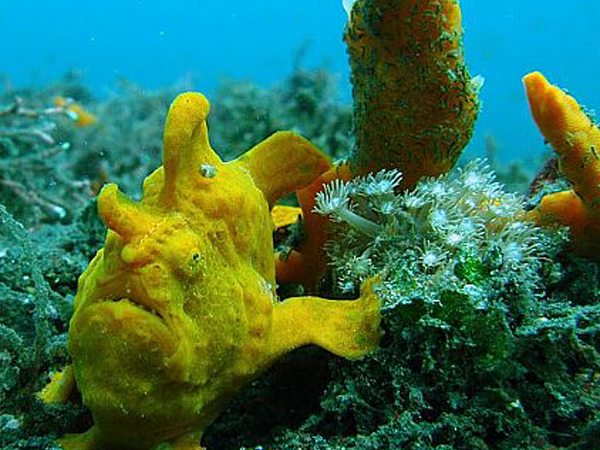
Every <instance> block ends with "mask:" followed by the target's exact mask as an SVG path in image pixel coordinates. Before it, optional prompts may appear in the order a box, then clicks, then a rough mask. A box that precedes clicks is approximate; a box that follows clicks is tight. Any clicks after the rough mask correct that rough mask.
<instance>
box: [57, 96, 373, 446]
mask: <svg viewBox="0 0 600 450" xmlns="http://www.w3.org/2000/svg"><path fill="white" fill-rule="evenodd" d="M208 111H209V104H208V101H207V100H206V98H205V97H204V96H202V95H201V94H198V93H185V94H182V95H180V96H179V97H178V98H177V99H176V100H175V101H174V102H173V104H172V105H171V108H170V110H169V113H168V116H167V121H166V125H165V132H164V150H163V166H161V167H159V168H158V169H156V170H155V171H154V172H153V173H152V174H151V175H149V176H148V177H147V178H146V180H145V181H144V184H143V196H142V200H141V201H140V202H134V201H132V200H130V199H128V198H127V197H126V196H125V195H124V194H123V193H121V192H120V191H119V189H118V188H117V186H116V185H114V184H109V185H106V186H105V187H104V188H103V189H102V191H101V193H100V195H99V197H98V210H99V214H100V216H101V217H102V219H103V221H104V223H105V224H106V225H107V227H108V233H107V237H106V242H105V246H104V248H103V249H101V250H100V251H99V252H98V254H97V255H96V256H95V258H94V259H93V260H92V262H91V263H90V265H89V267H88V268H87V270H86V271H85V272H84V273H83V274H82V276H81V277H80V280H79V288H78V292H77V295H76V298H75V313H74V315H73V318H72V320H71V323H70V329H69V341H68V349H69V352H70V354H71V355H72V358H73V367H72V370H70V371H69V373H72V374H73V376H74V379H75V382H76V384H77V387H78V389H79V391H80V392H81V395H82V399H83V402H84V404H85V405H86V406H87V407H88V408H89V409H90V410H91V412H92V415H93V418H94V426H93V427H92V428H91V429H90V430H89V431H87V432H85V433H83V434H77V435H66V436H64V437H62V438H61V439H60V440H59V443H60V444H61V445H62V446H63V448H65V449H105V450H106V449H110V450H113V449H158V448H160V449H175V448H176V449H193V448H196V449H198V448H200V439H201V435H202V432H203V430H204V429H205V428H206V426H207V425H208V424H210V423H211V422H212V421H213V420H214V419H215V417H216V416H217V415H218V414H219V413H220V412H221V411H222V410H223V409H224V407H225V406H226V405H227V403H228V401H229V400H230V399H231V397H232V396H233V395H235V393H236V392H237V391H239V389H240V388H241V387H242V386H244V385H245V384H246V383H248V382H249V381H250V380H252V379H254V378H256V377H257V376H258V375H259V374H260V373H261V372H263V371H264V370H265V369H267V368H268V367H269V365H270V364H271V363H272V362H273V361H275V360H276V359H277V358H278V357H279V356H281V355H282V354H284V353H286V352H288V351H290V350H292V349H294V348H296V347H299V346H302V345H306V344H317V345H320V346H322V347H324V348H326V349H328V350H330V351H332V352H333V353H336V354H338V355H341V356H344V357H347V358H357V357H361V356H363V355H365V354H367V353H368V352H370V351H372V350H373V349H375V348H376V346H377V342H378V339H379V335H380V332H379V320H380V316H379V301H378V299H377V297H376V295H375V294H374V293H373V292H372V289H371V284H370V283H366V284H365V285H364V286H363V289H362V294H361V297H360V298H359V299H358V300H351V301H345V300H344V301H341V300H325V299H321V298H318V297H295V298H291V299H287V300H285V301H283V302H280V301H279V300H278V299H277V297H276V293H275V269H274V253H273V242H272V231H273V221H272V219H271V214H270V208H271V207H272V206H273V204H274V203H275V201H276V200H277V199H278V198H279V197H281V196H282V195H285V194H287V193H289V192H293V191H295V190H297V189H300V188H303V187H304V186H306V185H308V184H309V183H310V182H311V181H312V180H313V179H314V178H315V177H317V176H318V175H320V174H322V173H323V172H325V171H326V170H327V169H328V168H329V167H330V163H329V161H328V160H327V158H326V157H324V156H323V155H322V154H321V153H320V152H319V151H318V150H317V149H316V148H314V147H313V146H312V145H311V144H310V143H309V142H308V141H306V140H304V139H303V138H301V137H299V136H297V135H295V134H293V133H289V132H280V133H276V134H274V135H273V136H271V137H270V138H268V139H267V140H265V141H263V142H262V143H260V144H258V145H257V146H255V147H254V148H253V149H251V150H250V151H248V152H247V153H246V154H244V155H243V156H241V157H240V158H238V159H236V160H234V161H231V162H227V163H224V162H223V161H221V159H220V158H219V157H218V156H217V154H216V153H215V152H214V151H213V150H212V148H211V147H210V144H209V141H208V131H207V126H206V118H207V115H208Z"/></svg>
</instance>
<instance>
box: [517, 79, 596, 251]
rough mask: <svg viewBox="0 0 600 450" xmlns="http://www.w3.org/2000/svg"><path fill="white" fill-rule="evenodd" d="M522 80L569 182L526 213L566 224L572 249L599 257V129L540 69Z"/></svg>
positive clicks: (540, 220)
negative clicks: (570, 185) (568, 187)
mask: <svg viewBox="0 0 600 450" xmlns="http://www.w3.org/2000/svg"><path fill="white" fill-rule="evenodd" d="M523 83H524V85H525V89H526V92H527V98H528V100H529V106H530V108H531V114H532V115H533V119H534V120H535V122H536V124H537V126H538V127H539V129H540V131H541V133H542V134H543V136H544V138H545V139H546V140H547V141H548V142H549V143H550V144H551V145H552V147H553V148H554V150H555V151H556V153H557V154H558V161H559V168H560V171H561V172H562V174H563V175H564V176H565V177H566V178H567V179H568V180H569V181H570V182H571V184H572V189H571V190H568V191H563V192H557V193H553V194H549V195H546V196H544V197H543V198H542V200H541V202H540V204H539V205H538V206H537V208H535V209H534V210H533V211H532V212H531V213H530V217H531V218H532V219H534V220H535V221H537V222H538V223H540V224H542V225H562V226H568V227H569V229H570V233H571V242H572V246H573V249H574V250H575V251H576V252H577V253H579V254H580V255H582V256H586V257H590V258H592V259H595V260H600V241H599V240H598V236H600V158H599V155H600V153H599V152H600V129H598V127H597V126H596V125H595V124H594V123H593V122H592V121H591V120H590V118H589V117H588V116H587V114H586V113H585V112H584V111H583V110H582V109H581V106H579V104H578V103H577V101H576V100H575V99H574V98H573V97H571V96H570V95H568V94H567V93H566V92H564V91H563V90H561V89H560V88H558V87H557V86H553V85H552V84H550V83H549V82H548V80H546V78H545V77H544V76H543V75H542V74H541V73H539V72H533V73H530V74H528V75H526V76H525V77H524V78H523Z"/></svg>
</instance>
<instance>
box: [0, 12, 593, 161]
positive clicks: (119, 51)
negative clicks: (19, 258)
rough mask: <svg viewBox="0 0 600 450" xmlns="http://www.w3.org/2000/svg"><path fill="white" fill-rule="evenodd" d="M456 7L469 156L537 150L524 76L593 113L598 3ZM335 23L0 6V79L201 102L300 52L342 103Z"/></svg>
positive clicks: (333, 19)
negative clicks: (327, 75) (73, 72)
mask: <svg viewBox="0 0 600 450" xmlns="http://www.w3.org/2000/svg"><path fill="white" fill-rule="evenodd" d="M461 4H462V9H463V18H464V28H465V33H466V34H465V45H466V52H467V59H468V62H469V66H470V69H471V72H472V74H473V75H476V74H480V75H482V76H484V77H485V80H486V81H485V87H484V90H483V92H482V100H483V111H482V114H481V116H480V119H479V122H478V124H477V129H476V134H475V137H474V139H473V141H472V143H471V145H470V147H469V149H468V154H469V155H482V154H483V153H484V148H485V136H486V135H492V136H493V137H494V139H495V140H496V142H497V145H498V147H499V151H500V155H499V156H500V158H501V159H502V160H504V161H508V160H511V159H514V158H521V157H535V156H537V155H539V154H540V153H542V152H543V151H544V150H545V147H544V145H543V142H542V139H541V138H540V136H539V134H538V133H537V130H536V129H535V126H534V124H533V122H532V121H531V118H530V117H529V113H528V109H527V103H526V100H525V97H524V94H523V88H522V85H521V77H522V76H523V75H524V74H526V73H527V72H529V71H531V70H536V69H538V70H541V71H543V72H544V73H545V74H546V75H547V76H548V77H549V78H550V79H551V81H553V82H555V83H557V84H559V85H561V86H563V87H567V88H568V89H569V91H570V92H572V93H573V94H575V95H576V96H577V98H578V99H579V100H580V101H581V102H583V103H584V104H585V105H586V106H588V107H589V108H591V109H593V108H594V107H598V108H600V89H599V88H598V81H597V80H598V78H599V75H598V73H599V72H600V70H599V69H600V40H598V37H597V30H598V24H599V23H600V2H599V1H598V0H570V2H568V3H567V2H564V1H559V0H545V1H542V0H529V1H523V0H505V1H502V2H492V1H490V0H463V1H462V2H461ZM346 18H347V16H346V13H345V11H344V10H343V8H342V5H341V0H339V1H338V0H302V1H289V0H270V1H268V0H249V1H245V2H243V1H237V0H232V1H225V0H204V1H200V0H195V1H194V0H171V1H160V0H147V1H129V0H105V1H95V2H92V1H87V0H81V1H79V2H72V1H66V0H53V1H41V0H37V1H25V0H1V1H0V42H1V43H2V44H1V45H0V74H4V75H7V76H8V77H9V79H10V81H11V83H12V85H14V86H27V85H31V84H44V83H48V82H50V81H52V80H56V79H57V78H58V77H60V76H61V75H62V74H64V73H65V72H67V71H68V70H70V69H79V70H81V71H83V73H84V80H85V81H86V83H87V84H88V85H89V86H90V87H91V88H92V89H93V91H94V92H95V93H96V94H97V95H100V96H102V95H106V94H109V93H111V92H114V91H115V89H114V87H115V81H116V80H118V79H119V78H120V77H126V78H128V79H130V80H132V81H134V82H135V83H138V84H139V85H141V86H142V87H144V88H148V89H155V88H159V87H161V86H168V85H172V84H173V83H175V82H177V81H179V80H182V79H191V80H193V82H194V86H195V88H196V89H198V90H201V91H203V92H205V93H207V94H209V95H210V94H211V93H212V92H214V90H215V87H216V86H217V84H218V82H219V80H220V79H221V78H222V77H224V76H227V77H231V78H239V79H249V80H253V81H255V82H257V83H259V84H261V85H263V86H269V85H271V84H273V83H277V82H278V81H280V80H282V79H283V78H284V77H285V76H286V75H287V74H289V73H290V71H291V69H292V67H293V62H294V58H295V56H296V55H297V53H298V50H299V49H300V48H305V49H306V51H305V56H304V58H303V60H302V61H303V63H304V66H306V67H325V68H327V69H329V70H331V71H332V72H334V73H335V74H336V75H337V76H338V79H339V82H340V100H341V101H349V99H350V84H349V81H348V76H349V73H348V72H349V70H348V63H347V59H346V54H345V47H344V45H343V43H342V41H341V36H342V30H343V27H344V23H345V21H346Z"/></svg>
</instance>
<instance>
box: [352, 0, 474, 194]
mask: <svg viewBox="0 0 600 450" xmlns="http://www.w3.org/2000/svg"><path fill="white" fill-rule="evenodd" d="M345 40H346V43H347V45H348V53H349V55H350V65H351V68H352V84H353V96H354V123H355V129H356V139H357V148H356V152H355V155H354V156H353V158H352V159H351V161H350V165H351V169H352V173H353V174H354V175H363V174H365V173H366V172H369V171H373V170H379V169H383V168H396V169H398V170H400V171H401V172H402V173H403V174H404V179H403V182H402V187H404V188H408V187H412V186H414V185H415V184H416V182H417V181H418V180H419V179H420V178H421V177H423V176H435V175H439V174H442V173H444V172H447V171H448V170H450V169H451V168H452V167H453V166H454V164H455V163H456V160H457V159H458V157H459V156H460V154H461V152H462V150H463V148H464V147H465V146H466V145H467V143H468V142H469V140H470V138H471V135H472V131H473V126H474V123H475V119H476V117H477V112H478V109H479V103H478V99H477V93H478V90H479V85H480V83H478V82H477V81H475V82H474V81H473V80H472V79H471V77H470V75H469V72H468V70H467V68H466V66H465V62H464V53H463V47H462V25H461V11H460V7H459V4H458V1H456V0H358V1H356V3H355V4H354V6H353V7H352V11H351V16H350V20H349V23H348V26H347V29H346V34H345Z"/></svg>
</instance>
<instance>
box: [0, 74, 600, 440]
mask: <svg viewBox="0 0 600 450" xmlns="http://www.w3.org/2000/svg"><path fill="white" fill-rule="evenodd" d="M184 89H185V86H173V87H172V88H169V89H164V90H162V91H159V92H147V91H144V90H142V89H141V88H139V87H138V86H136V85H134V84H132V83H128V82H126V81H123V82H122V83H121V84H120V85H119V86H118V87H117V88H116V89H115V92H114V94H113V95H110V96H109V97H108V98H103V99H97V98H95V97H94V96H93V95H92V94H91V93H90V92H89V91H88V90H87V89H86V87H85V84H84V83H83V82H82V80H81V79H80V78H79V77H78V76H77V74H70V75H68V76H65V77H64V78H63V79H61V80H60V81H58V82H56V83H55V84H52V85H50V86H44V87H39V88H32V89H12V88H11V87H10V84H9V82H8V81H5V89H4V91H3V93H2V94H1V95H0V446H1V448H3V449H45V448H46V449H50V448H55V444H54V443H53V439H54V438H55V437H57V436H60V435H61V434H63V433H65V432H81V431H84V430H86V429H87V428H88V427H89V426H90V424H91V417H90V414H89V412H88V411H87V410H86V408H85V407H84V406H83V405H82V404H81V399H80V397H79V396H78V394H77V393H76V392H75V393H74V394H73V395H72V396H71V397H70V398H69V399H68V402H67V403H66V404H64V405H45V404H43V403H42V402H41V401H40V400H39V399H38V398H37V397H36V395H35V394H36V392H38V391H39V390H40V389H41V388H42V387H43V386H44V385H45V384H46V383H47V381H48V379H49V376H50V374H51V373H52V372H53V371H56V370H59V369H60V368H61V367H63V366H64V365H65V364H67V363H68V362H69V356H68V354H67V351H66V333H67V327H68V321H69V318H70V315H71V313H72V301H73V296H74V294H75V292H76V288H77V278H78V276H79V275H80V274H81V272H82V271H83V270H84V269H85V267H86V266H87V264H88V262H89V260H90V259H91V257H92V256H93V255H94V254H95V252H96V251H97V250H98V249H99V248H100V247H101V246H102V243H103V238H104V233H105V229H104V226H103V224H102V223H101V222H100V221H99V219H98V218H97V215H96V211H95V202H94V197H95V195H96V194H97V192H98V190H99V188H100V187H101V186H102V184H103V183H104V182H106V181H108V180H110V181H112V182H116V183H117V184H119V186H120V187H121V189H122V190H123V191H124V192H126V193H128V194H130V195H131V196H133V197H134V198H135V197H136V196H139V190H140V183H141V180H142V179H143V178H144V177H145V176H146V175H147V174H148V173H149V172H150V171H152V170H153V169H154V168H155V167H157V166H158V165H160V163H161V148H162V144H161V135H162V129H163V121H164V117H165V113H166V111H167V108H168V105H169V103H170V102H171V101H172V100H173V98H174V97H175V95H176V94H177V93H178V92H181V91H182V90H184ZM57 96H60V97H70V98H74V99H75V100H76V101H77V102H78V103H79V104H81V105H83V106H84V107H85V108H86V109H87V110H89V111H91V112H92V113H93V114H95V116H96V117H97V119H98V120H97V122H96V123H94V124H92V125H90V126H86V127H78V126H77V123H75V121H74V118H73V117H69V115H68V114H65V111H64V110H58V111H55V110H54V111H53V108H54V104H55V98H56V97H57ZM334 98H336V86H335V82H334V80H333V79H332V77H331V76H330V75H329V74H328V73H327V72H325V71H307V70H302V69H296V70H294V71H293V73H292V74H291V75H290V76H289V78H288V79H286V80H285V81H284V82H283V83H281V85H279V86H275V87H273V88H270V89H265V88H261V87H258V86H256V85H253V84H251V83H247V82H237V81H226V82H223V84H222V86H221V88H220V89H219V91H218V93H217V94H216V95H215V96H214V98H212V99H211V102H212V105H213V109H212V112H211V116H210V120H209V126H210V130H211V140H212V144H213V146H214V148H215V149H216V150H217V151H218V152H219V153H220V155H221V156H222V157H223V159H230V158H233V157H235V156H237V155H239V154H240V153H242V152H243V151H245V150H247V149H248V148H250V147H252V146H253V145H254V144H256V143H257V142H260V141H261V140H263V139H264V138H266V137H267V136H269V135H270V134H272V133H273V132H275V131H277V130H282V129H292V130H295V131H298V132H299V133H301V134H302V135H304V136H306V137H307V138H308V139H310V140H312V141H313V142H314V143H315V144H316V145H317V146H319V147H320V148H322V149H324V150H326V151H327V152H329V153H330V154H331V155H332V156H333V157H334V158H336V159H338V158H343V157H345V156H347V152H348V151H349V149H351V148H352V146H353V135H352V110H351V107H350V106H349V105H343V104H340V103H338V102H335V101H333V100H332V99H334ZM488 144H489V145H488V148H487V152H488V157H489V158H490V160H489V163H488V164H489V165H491V166H492V167H491V168H489V167H487V166H485V165H484V163H478V164H479V165H478V166H476V167H477V170H479V171H480V172H485V173H487V172H486V171H492V170H493V171H495V172H496V174H497V180H498V181H500V182H502V183H504V185H505V187H504V188H502V187H501V186H499V185H498V184H496V182H495V181H493V180H492V179H491V175H490V177H489V179H486V180H487V181H486V183H493V189H496V190H498V189H504V190H506V193H504V194H498V195H505V197H502V198H504V199H505V200H506V203H507V204H511V205H512V204H513V203H511V202H514V205H513V206H514V207H515V208H516V207H517V206H519V207H520V205H521V204H522V203H520V202H527V193H528V185H529V182H530V181H531V180H532V179H533V177H534V174H535V172H536V171H537V170H538V168H537V167H526V166H524V165H523V164H520V163H519V162H515V163H513V164H511V165H509V166H506V165H505V166H503V165H500V164H499V163H497V162H495V152H496V149H495V148H494V145H493V139H492V138H490V140H489V143H488ZM499 151H501V149H500V150H499ZM541 163H542V162H540V165H541ZM464 170H465V171H468V170H469V169H468V166H467V168H466V169H464ZM461 173H462V175H461ZM464 173H468V172H460V171H459V172H458V173H457V174H455V175H451V176H450V177H447V178H445V179H443V180H441V181H440V183H447V184H446V185H447V186H453V189H454V188H455V189H456V190H457V191H460V189H461V186H462V184H461V183H464V182H465V179H464ZM490 173H491V172H490ZM461 177H463V178H461ZM558 182H560V180H559V181H558ZM486 187H489V186H488V185H486ZM357 188H358V189H360V186H358V187H357ZM414 196H415V197H418V198H419V200H420V201H422V202H425V203H426V202H427V201H428V200H427V199H428V197H427V194H426V193H425V189H424V188H423V190H422V191H419V192H417V193H415V194H414ZM419 196H420V197H419ZM405 200H406V199H405ZM288 201H289V202H292V203H293V202H294V199H293V198H290V199H288ZM402 201H404V200H402ZM450 201H452V200H451V199H450ZM397 205H398V206H397V207H398V208H399V209H400V208H401V205H402V202H401V201H400V200H398V203H397ZM362 206H363V207H367V206H368V205H362ZM360 207H361V204H360V199H359V200H357V208H360ZM399 214H400V213H399ZM402 214H404V215H403V216H402V217H406V214H405V213H404V212H402ZM464 214H465V217H466V216H468V214H471V213H469V212H464ZM406 220H407V221H408V222H407V223H410V224H412V226H411V228H410V229H407V231H406V233H407V234H405V235H404V236H405V237H404V241H403V242H402V244H401V245H400V244H398V245H399V246H398V247H397V249H399V250H396V251H397V252H398V253H397V254H383V253H381V254H380V253H377V248H374V249H373V251H372V253H371V256H370V259H369V260H368V261H366V260H365V259H360V257H357V256H356V255H355V254H351V253H352V251H353V247H352V246H353V245H355V246H356V245H357V244H356V242H357V241H358V242H360V239H359V238H357V239H355V240H354V241H349V242H345V241H343V239H342V238H340V243H338V244H339V245H337V246H336V245H335V243H334V244H332V245H331V246H330V248H329V251H330V252H331V254H332V255H333V271H334V273H335V277H336V278H335V279H333V278H332V279H331V280H326V281H325V282H324V283H323V285H322V287H321V290H322V292H321V294H322V295H324V296H333V295H337V296H344V295H348V290H350V291H351V289H348V286H352V282H353V279H354V280H355V279H356V278H360V277H361V274H360V273H359V272H360V271H361V270H364V271H373V270H375V269H377V268H378V267H379V268H380V267H382V266H383V267H386V266H385V265H386V264H389V263H388V262H386V261H388V260H387V259H386V258H391V260H394V261H396V262H397V264H400V265H401V264H405V265H406V267H412V270H415V271H417V270H418V269H417V266H414V267H413V266H411V264H416V263H415V261H416V260H417V259H418V258H420V257H421V256H422V254H423V252H426V251H428V249H423V248H422V245H423V242H424V241H425V240H426V241H427V242H429V243H432V242H433V244H431V245H433V246H434V247H435V248H440V247H439V245H438V246H437V247H436V245H437V244H436V243H435V241H434V237H432V236H431V235H430V234H428V233H430V230H429V229H428V228H427V227H426V226H425V225H426V224H425V225H423V224H420V223H419V222H418V221H414V222H411V220H412V219H411V218H407V219H406ZM470 220H473V221H475V222H476V221H477V220H480V221H481V220H485V217H471V218H470ZM338 225H340V224H338ZM340 226H341V225H340ZM342 231H343V230H342ZM343 232H344V231H343ZM293 233H294V232H293V231H290V232H289V233H288V235H287V236H283V237H282V236H277V237H276V238H277V241H278V244H280V245H282V246H283V245H285V244H286V242H289V240H290V235H291V234H293ZM345 233H346V234H347V233H349V231H348V230H346V231H345ZM519 233H520V234H519ZM519 233H513V232H509V231H505V233H504V234H502V235H493V233H492V234H491V235H486V236H478V238H477V239H476V240H474V241H473V242H474V243H476V245H475V244H474V245H473V246H472V248H470V250H469V252H470V253H468V254H466V253H464V252H463V253H457V254H456V255H454V254H452V253H451V251H450V250H443V249H442V250H441V251H440V253H439V254H440V255H443V257H444V258H448V255H450V254H452V255H454V256H453V257H454V258H456V260H455V261H454V262H455V264H453V265H452V271H451V272H452V273H447V272H444V271H441V270H437V269H436V270H432V267H433V266H431V267H421V266H419V267H421V269H419V270H421V271H420V272H418V271H417V272H414V271H413V272H412V273H413V274H416V275H414V276H412V277H411V278H412V280H405V279H404V278H402V275H401V274H400V273H398V275H397V276H396V278H394V282H395V283H396V284H393V283H392V284H389V285H387V286H386V289H388V290H390V291H391V294H390V292H388V294H389V295H390V298H394V299H395V300H394V302H393V303H390V304H388V305H387V307H386V308H385V310H384V313H383V324H382V326H383V328H384V332H385V335H384V338H383V340H382V342H381V347H380V350H379V351H377V352H376V353H375V354H374V355H372V356H370V357H367V358H365V359H362V360H360V361H354V362H349V361H345V360H342V359H340V358H337V357H334V356H332V355H330V354H328V353H326V352H325V351H322V350H319V349H316V348H303V349H300V350H298V351H296V352H294V353H292V354H290V355H288V356H286V357H284V358H283V359H282V360H281V361H279V362H278V363H277V364H276V365H275V366H274V367H272V368H271V369H270V370H269V371H268V372H267V373H266V374H265V375H264V376H263V377H262V378H260V379H258V380H257V381H255V382H254V383H252V384H251V385H250V386H249V387H248V388H246V389H245V390H244V391H243V392H242V393H241V394H240V395H238V397H237V398H236V399H235V400H234V401H233V402H232V404H231V405H230V406H229V408H228V409H227V410H226V411H225V412H224V413H223V414H222V415H221V417H220V418H219V419H218V420H217V421H216V422H215V423H214V424H213V425H212V426H211V427H210V428H209V429H208V430H207V431H206V433H205V436H204V440H203V443H204V445H205V446H206V447H207V448H209V449H211V450H219V449H237V448H242V447H245V448H272V449H352V448H355V449H388V448H389V449H391V448H403V449H415V450H416V449H419V450H421V449H423V450H424V449H528V448H531V449H534V448H541V449H557V448H573V449H593V448H600V444H598V443H600V383H599V377H600V372H599V371H600V354H599V351H600V301H599V300H600V284H599V281H600V275H599V273H598V265H597V264H596V263H594V262H590V261H587V260H583V259H579V258H577V257H575V256H573V255H572V254H570V252H569V251H568V249H567V248H566V247H565V246H564V245H563V244H564V241H565V237H564V235H560V236H559V234H560V233H558V232H557V233H556V235H552V233H550V232H548V233H545V232H541V231H538V230H533V229H528V230H527V233H524V232H519ZM364 245H365V247H368V246H369V245H370V244H369V243H365V244H364ZM440 245H441V244H440ZM500 245H506V246H509V245H512V247H510V248H518V249H519V250H522V251H524V252H526V256H525V257H523V258H522V259H521V260H516V259H515V262H514V264H512V265H510V264H504V265H503V264H501V263H499V262H498V261H497V256H498V255H499V254H500V252H501V249H500V250H499V248H498V246H500ZM356 248H358V247H356ZM432 248H433V247H432ZM419 252H421V253H419ZM388 253H390V252H388ZM411 255H412V256H411ZM411 258H412V259H411ZM365 264H366V266H365ZM432 264H433V263H432ZM434 265H435V264H434ZM365 267H366V268H365ZM450 276H452V277H458V279H460V280H462V281H464V283H465V286H467V287H468V286H478V287H479V289H480V292H478V293H477V295H473V296H470V295H467V294H465V293H464V292H463V291H461V292H462V293H460V295H459V294H458V293H457V291H456V290H453V289H452V288H451V287H449V286H448V285H447V284H445V282H446V281H447V279H445V278H444V277H450ZM332 277H333V275H332ZM433 277H435V283H434V282H433V281H432V280H433ZM414 280H418V283H419V285H418V286H417V287H414V288H412V289H411V288H410V287H409V284H410V283H409V281H410V282H413V283H414ZM445 280H446V281H445ZM298 289H299V288H298V287H296V286H281V287H280V295H281V296H285V293H286V292H287V293H290V292H297V291H298ZM465 289H466V288H465ZM409 291H410V294H409V293H408V292H409ZM394 292H401V293H402V294H401V295H400V294H397V295H393V294H394ZM465 292H466V291H465ZM350 294H351V292H350Z"/></svg>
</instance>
